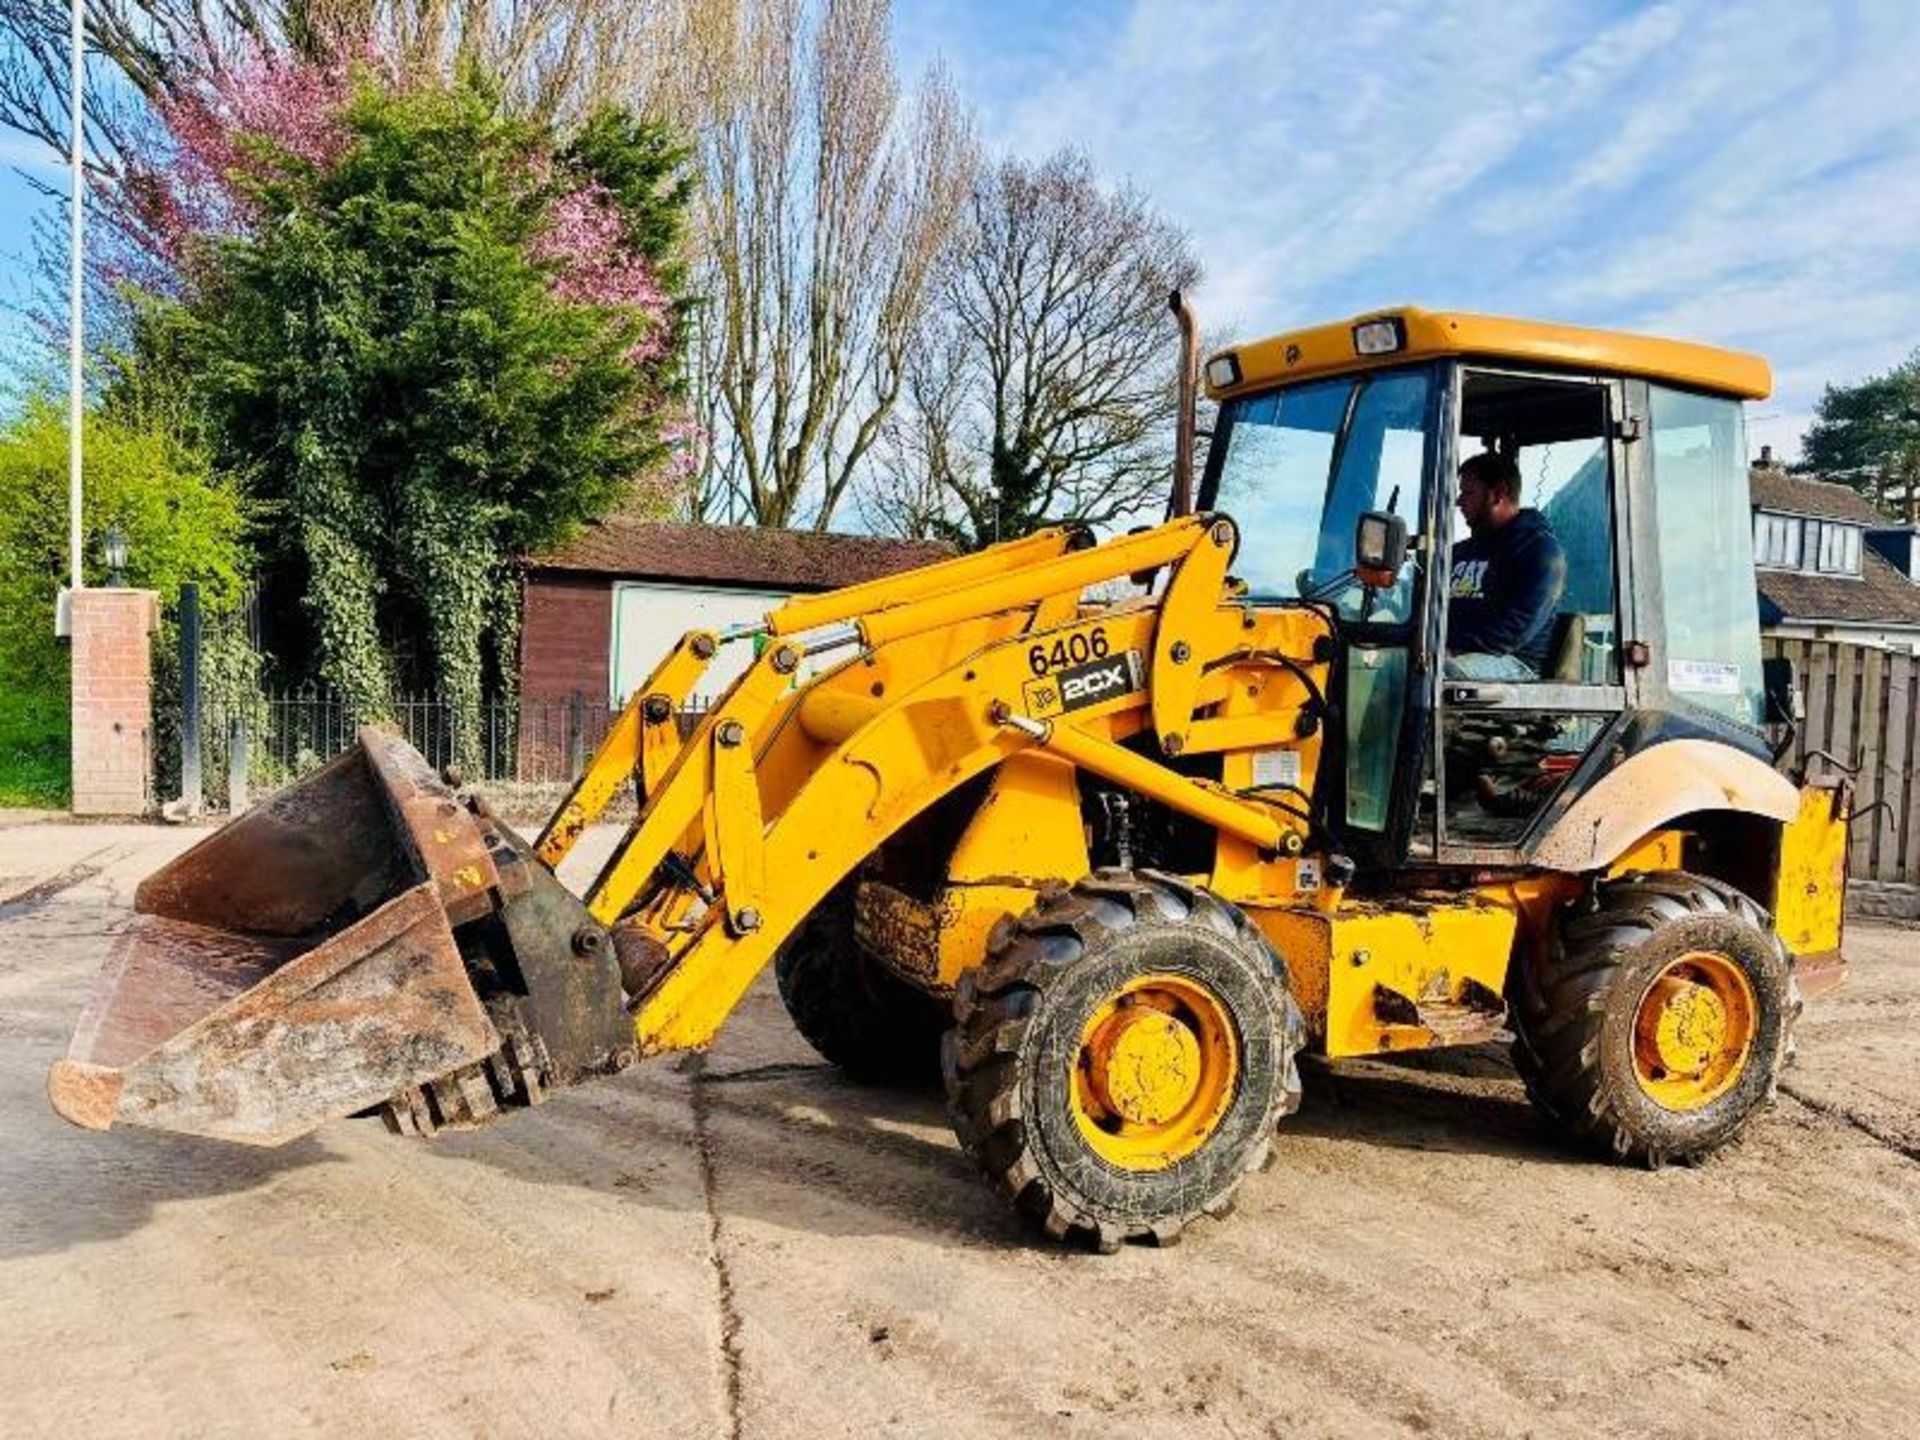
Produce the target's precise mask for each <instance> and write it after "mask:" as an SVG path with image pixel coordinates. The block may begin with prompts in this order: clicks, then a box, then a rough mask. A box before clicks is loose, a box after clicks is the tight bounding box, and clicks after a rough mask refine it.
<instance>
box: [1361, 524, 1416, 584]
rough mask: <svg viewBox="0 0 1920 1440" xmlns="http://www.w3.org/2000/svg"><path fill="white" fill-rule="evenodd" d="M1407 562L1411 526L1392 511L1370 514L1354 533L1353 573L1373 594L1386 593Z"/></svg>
mask: <svg viewBox="0 0 1920 1440" xmlns="http://www.w3.org/2000/svg"><path fill="white" fill-rule="evenodd" d="M1406 560H1407V522H1406V520H1405V519H1404V518H1403V517H1401V516H1399V515H1395V514H1394V513H1393V512H1392V511H1390V510H1369V511H1367V512H1366V513H1365V514H1364V515H1362V516H1361V517H1360V523H1359V524H1358V525H1356V526H1355V527H1354V531H1353V573H1354V574H1355V575H1356V576H1357V577H1358V578H1359V580H1360V583H1361V584H1362V585H1365V586H1366V587H1367V588H1369V589H1371V590H1385V589H1386V588H1387V587H1388V586H1390V585H1392V584H1393V582H1394V581H1395V580H1397V579H1398V578H1399V576H1400V567H1401V566H1402V565H1404V564H1405V563H1406Z"/></svg>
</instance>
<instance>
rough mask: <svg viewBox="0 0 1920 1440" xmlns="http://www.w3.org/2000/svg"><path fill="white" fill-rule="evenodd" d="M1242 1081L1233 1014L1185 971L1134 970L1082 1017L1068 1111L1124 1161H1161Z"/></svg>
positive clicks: (1209, 1130) (1157, 1166)
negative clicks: (1130, 977) (1144, 972)
mask: <svg viewBox="0 0 1920 1440" xmlns="http://www.w3.org/2000/svg"><path fill="white" fill-rule="evenodd" d="M1239 1081H1240V1044H1239V1037H1238V1035H1237V1033H1236V1031H1235V1029H1234V1025H1233V1019H1232V1016H1231V1015H1230V1014H1229V1013H1228V1010H1227V1007H1226V1006H1225V1004H1223V1003H1222V1002H1221V1000H1220V998H1219V997H1218V996H1217V995H1215V994H1214V992H1213V991H1212V990H1211V989H1209V988H1208V987H1207V986H1205V985H1203V984H1201V983H1200V982H1199V981H1197V980H1194V979H1192V978H1191V977H1189V976H1185V975H1142V976H1138V977H1136V978H1135V979H1133V980H1130V981H1128V982H1127V984H1126V985H1124V986H1123V987H1121V989H1119V990H1118V991H1116V992H1115V993H1114V994H1113V995H1111V996H1109V997H1108V998H1107V1000H1106V1001H1104V1002H1103V1003H1102V1004H1101V1006H1100V1007H1099V1008H1098V1009H1097V1010H1095V1011H1094V1013H1093V1014H1092V1015H1091V1016H1090V1017H1089V1018H1088V1020H1087V1023H1086V1026H1085V1028H1084V1029H1082V1030H1081V1032H1080V1048H1079V1052H1078V1053H1077V1055H1076V1056H1075V1060H1074V1075H1073V1095H1072V1105H1073V1119H1074V1123H1075V1124H1076V1125H1078V1126H1079V1127H1080V1134H1081V1135H1082V1137H1084V1138H1085V1140H1086V1142H1087V1144H1088V1145H1089V1146H1091V1147H1092V1149H1093V1151H1094V1153H1095V1154H1096V1155H1098V1156H1100V1158H1101V1159H1103V1160H1105V1161H1107V1162H1108V1163H1109V1164H1111V1165H1115V1166H1118V1167H1119V1168H1120V1169H1123V1170H1164V1169H1166V1168H1167V1167H1168V1166H1169V1165H1172V1164H1174V1163H1175V1162H1176V1161H1179V1160H1181V1159H1182V1158H1184V1157H1185V1156H1188V1155H1191V1154H1192V1153H1193V1152H1194V1151H1195V1150H1198V1149H1199V1148H1200V1147H1201V1145H1203V1144H1205V1143H1206V1140H1207V1137H1208V1136H1209V1135H1211V1134H1213V1132H1214V1131H1215V1130H1216V1129H1217V1128H1218V1127H1219V1124H1220V1121H1221V1119H1222V1117H1224V1116H1225V1115H1226V1113H1227V1108H1228V1107H1229V1106H1230V1105H1231V1104H1232V1103H1233V1097H1234V1092H1235V1090H1236V1088H1237V1087H1238V1085H1239Z"/></svg>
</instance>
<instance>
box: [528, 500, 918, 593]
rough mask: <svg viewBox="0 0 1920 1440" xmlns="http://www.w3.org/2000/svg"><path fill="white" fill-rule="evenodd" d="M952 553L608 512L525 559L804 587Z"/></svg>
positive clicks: (559, 566) (640, 576)
mask: <svg viewBox="0 0 1920 1440" xmlns="http://www.w3.org/2000/svg"><path fill="white" fill-rule="evenodd" d="M952 554H953V551H952V550H951V549H950V548H948V547H947V546H945V545H942V544H940V543H939V542H937V541H932V540H886V539H881V538H880V537H878V536H874V535H835V534H829V533H825V532H822V531H817V530H770V529H761V528H759V527H756V526H750V525H686V524H680V523H677V522H674V521H668V520H636V519H632V518H630V517H628V516H625V515H619V514H615V515H610V516H608V517H607V518H606V519H604V520H601V521H598V522H596V523H594V524H592V525H588V526H587V527H585V528H584V529H583V530H582V531H581V532H580V533H579V534H578V535H576V536H574V537H573V539H571V540H569V541H568V542H567V543H566V544H564V545H560V546H556V547H555V548H553V549H551V550H547V551H544V552H542V553H540V554H536V555H530V556H528V557H526V560H525V562H524V563H525V564H526V566H527V568H528V569H529V570H536V571H538V570H567V571H575V572H587V573H590V574H599V575H608V576H613V577H616V578H619V579H631V580H682V581H691V582H698V583H706V584H715V585H750V586H759V587H763V588H765V589H769V590H780V591H806V590H832V589H835V588H836V587H838V586H841V585H852V584H855V583H856V582H858V581H861V580H872V579H876V578H878V577H879V576H882V575H892V574H895V573H897V572H899V571H901V570H910V569H912V568H913V567H914V566H916V565H925V564H928V563H930V562H932V561H935V560H945V559H947V558H948V557H949V556H951V555H952Z"/></svg>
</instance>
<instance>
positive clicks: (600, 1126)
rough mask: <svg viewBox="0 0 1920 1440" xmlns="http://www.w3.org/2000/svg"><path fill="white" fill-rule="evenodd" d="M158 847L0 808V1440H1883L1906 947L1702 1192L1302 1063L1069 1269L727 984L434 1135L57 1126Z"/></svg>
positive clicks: (1910, 1391)
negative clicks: (112, 959) (58, 1074)
mask: <svg viewBox="0 0 1920 1440" xmlns="http://www.w3.org/2000/svg"><path fill="white" fill-rule="evenodd" d="M200 833H204V832H194V831H177V830H164V829H156V828H148V827H131V826H129V827H114V826H82V825H74V824H58V823H30V824H19V825H12V826H0V1295H4V1296H5V1323H4V1324H3V1325H0V1434H5V1435H8V1436H37V1435H62V1436H64V1435H75V1434H85V1435H87V1436H89V1437H106V1436H121V1435H127V1436H176V1435H178V1436H187V1435H191V1436H195V1437H212V1436H227V1435H232V1436H258V1435H263V1434H272V1435H275V1436H277V1437H284V1436H298V1435H308V1434H333V1435H360V1434H370V1435H371V1434H379V1435H383V1436H407V1437H418V1436H438V1435H480V1434H484V1435H487V1436H489V1437H498V1436H518V1435H535V1434H537V1435H541V1436H564V1435H622V1436H633V1435H671V1436H676V1437H680V1436H719V1437H734V1436H746V1437H775V1436H798V1435H843V1434H844V1435H862V1436H864V1435H870V1434H875V1433H884V1434H900V1435H912V1436H931V1435H993V1436H996V1437H1005V1436H1027V1435H1036V1434H1088V1435H1091V1434H1101V1435H1111V1434H1113V1433H1115V1432H1116V1430H1120V1431H1124V1432H1125V1433H1152V1434H1155V1435H1223V1436H1246V1435H1261V1434H1275V1435H1288V1436H1296V1435H1320V1434H1339V1435H1351V1434H1358V1435H1373V1434H1381V1435H1388V1434H1403V1433H1407V1432H1417V1433H1433V1434H1442V1435H1450V1436H1451V1435H1483V1434H1484V1435H1509V1434H1512V1435H1536V1436H1559V1435H1566V1436H1587V1435H1592V1434H1596V1433H1606V1434H1635V1435H1673V1436H1688V1437H1697V1436H1703V1435H1712V1436H1718V1435H1779V1434H1838V1433H1869V1434H1895V1433H1901V1434H1911V1433H1914V1426H1915V1420H1914V1416H1915V1415H1916V1414H1920V1023H1916V1022H1920V932H1916V931H1914V930H1912V929H1899V928H1894V927H1892V926H1887V925H1878V926H1867V925H1859V926H1856V927H1855V928H1854V929H1853V931H1852V932H1851V934H1850V936H1849V945H1848V949H1849V953H1850V955H1851V957H1852V959H1853V961H1854V967H1855V968H1854V974H1853V978H1852V980H1851V981H1850V983H1849V985H1848V987H1847V988H1846V989H1845V990H1843V991H1842V992H1841V993H1840V994H1839V995H1837V996H1834V997H1831V998H1829V999H1826V1000H1823V1001H1820V1002H1816V1004H1815V1005H1814V1006H1813V1007H1812V1008H1811V1009H1810V1010H1809V1012H1808V1015H1807V1018H1806V1021H1805V1023H1804V1026H1803V1028H1802V1031H1801V1043H1800V1059H1799V1062H1798V1064H1797V1066H1796V1067H1795V1068H1794V1069H1793V1070H1792V1071H1791V1072H1790V1074H1789V1079H1788V1083H1787V1086H1786V1093H1785V1094H1784V1095H1783V1097H1782V1100H1781V1103H1780V1105H1779V1106H1778V1108H1777V1109H1776V1110H1774V1111H1773V1112H1772V1113H1771V1114H1769V1115H1767V1116H1766V1117H1764V1118H1763V1119H1762V1120H1761V1121H1760V1122H1759V1123H1758V1124H1757V1125H1756V1126H1755V1127H1754V1128H1753V1129H1752V1130H1750V1131H1749V1133H1748V1135H1747V1136H1746V1138H1745V1139H1744V1140H1743V1141H1742V1142H1741V1143H1740V1144H1738V1145H1737V1146H1735V1147H1734V1148H1733V1149H1732V1150H1730V1151H1729V1152H1727V1153H1725V1154H1723V1155H1721V1156H1719V1157H1716V1158H1715V1159H1714V1160H1713V1161H1711V1162H1710V1163H1708V1164H1706V1165H1703V1166H1701V1167H1698V1168H1694V1169H1684V1168H1672V1169H1668V1170H1665V1171H1662V1172H1660V1173H1657V1174H1648V1173H1645V1172H1636V1171H1631V1170H1623V1169H1616V1168H1612V1167H1609V1166H1605V1165H1599V1164H1593V1163H1589V1162H1587V1161H1586V1160H1584V1159H1580V1158H1577V1157H1574V1156H1571V1155H1569V1154H1566V1153H1564V1152H1562V1151H1560V1150H1557V1149H1555V1148H1554V1147H1553V1146H1552V1145H1550V1144H1549V1143H1547V1142H1546V1141H1545V1140H1544V1139H1543V1138H1542V1137H1541V1135H1540V1134H1539V1132H1538V1131H1537V1130H1536V1129H1535V1127H1534V1124H1533V1122H1532V1119H1531V1117H1530V1115H1529V1112H1528V1110H1527V1107H1526V1104H1525V1101H1524V1099H1523V1097H1522V1095H1521V1093H1520V1087H1519V1084H1518V1082H1517V1081H1516V1080H1515V1079H1514V1077H1513V1074H1512V1072H1511V1071H1510V1070H1509V1069H1508V1068H1507V1066H1506V1063H1505V1061H1504V1059H1503V1058H1502V1057H1501V1056H1500V1055H1499V1054H1498V1052H1496V1051H1493V1050H1490V1049H1483V1050H1475V1051H1468V1052H1462V1053H1448V1054H1444V1055H1435V1056H1432V1057H1428V1058H1427V1059H1426V1061H1425V1062H1424V1063H1422V1064H1420V1065H1417V1066H1416V1065H1411V1064H1401V1065H1394V1066H1388V1065H1384V1064H1375V1063H1367V1064H1354V1065H1343V1066H1340V1067H1338V1068H1337V1069H1335V1070H1332V1071H1328V1070H1327V1069H1325V1068H1316V1069H1314V1070H1313V1071H1311V1072H1310V1073H1309V1074H1308V1076H1307V1103H1306V1107H1305V1109H1304V1110H1303V1111H1302V1113H1301V1114H1300V1115H1299V1116H1297V1117H1295V1118H1294V1119H1293V1120H1292V1121H1290V1122H1288V1124H1287V1125H1286V1127H1285V1128H1284V1130H1283V1137H1284V1138H1283V1139H1282V1140H1281V1142H1280V1144H1279V1146H1278V1151H1279V1156H1278V1163H1277V1164H1276V1165H1275V1166H1274V1168H1273V1169H1272V1170H1270V1171H1269V1172H1268V1173H1266V1174H1264V1175H1260V1176H1256V1177H1255V1178H1253V1179H1252V1180H1250V1181H1249V1182H1248V1183H1247V1184H1246V1186H1245V1187H1244V1188H1243V1189H1242V1191H1241V1193H1240V1206H1239V1210H1238V1213H1237V1214H1236V1215H1234V1216H1233V1217H1232V1218H1230V1219H1228V1220H1227V1221H1225V1222H1224V1223H1211V1224H1205V1225H1201V1226H1199V1227H1197V1228H1196V1229H1195V1230H1194V1232H1193V1233H1192V1235H1191V1238H1189V1239H1188V1240H1187V1241H1186V1243H1185V1244H1183V1245H1181V1246H1179V1247H1177V1248H1175V1249H1171V1250H1167V1251H1152V1250H1143V1249H1133V1248H1130V1249H1128V1250H1125V1251H1123V1252H1122V1253H1121V1254H1119V1255H1116V1256H1112V1257H1107V1258H1102V1257H1098V1256H1091V1255H1082V1254H1075V1253H1068V1252H1064V1251H1061V1250H1058V1249H1054V1248H1050V1247H1048V1246H1046V1245H1045V1244H1041V1243H1036V1242H1034V1241H1031V1240H1030V1239H1029V1238H1028V1237H1027V1235H1026V1234H1025V1232H1024V1231H1023V1230H1022V1229H1021V1228H1020V1227H1019V1226H1018V1225H1017V1224H1016V1223H1015V1221H1014V1219H1013V1217H1012V1216H1011V1215H1010V1213H1009V1212H1008V1211H1007V1209H1006V1208H1005V1206H1004V1205H1003V1204H1002V1202H1001V1201H1000V1200H999V1199H998V1198H997V1197H996V1196H995V1195H994V1194H993V1193H992V1192H991V1191H990V1190H989V1189H988V1188H987V1187H986V1186H985V1184H984V1183H983V1182H982V1181H980V1180H979V1179H978V1178H977V1177H976V1176H975V1175H974V1174H973V1173H972V1171H971V1170H970V1168H969V1166H968V1165H967V1164H966V1162H965V1161H964V1160H963V1158H962V1156H961V1155H960V1153H959V1151H958V1149H957V1148H956V1146H955V1144H954V1141H953V1139H952V1136H951V1135H950V1133H949V1132H948V1130H947V1126H946V1121H945V1118H944V1114H943V1111H942V1107H941V1104H940V1101H939V1098H938V1097H937V1096H935V1095H932V1094H924V1093H907V1094H902V1093H897V1092H884V1091H881V1092H876V1091H868V1090H861V1089H858V1088H855V1087H853V1086H851V1085H849V1084H847V1083H845V1082H844V1081H842V1080H841V1079H839V1078H838V1076H837V1075H836V1073H835V1072H834V1071H832V1070H830V1069H828V1068H827V1067H825V1066H824V1065H822V1064H821V1063H819V1062H818V1061H817V1059H816V1058H815V1057H814V1056H813V1054H812V1052H811V1051H809V1050H808V1049H807V1048H806V1046H805V1045H804V1043H803V1042H801V1041H800V1040H799V1039H798V1038H797V1037H796V1036H795V1035H794V1034H793V1031H792V1029H791V1027H790V1026H789V1024H788V1023H787V1020H786V1017H785V1014H784V1012H783V1011H782V1010H781V1007H780V1003H779V1000H778V998H777V996H776V995H775V994H774V992H773V989H772V986H771V983H770V982H769V981H768V980H766V979H763V980H762V982H761V984H760V985H759V986H757V987H756V988H755V990H754V991H753V993H752V994H751V995H750V997H749V999H748V1001H747V1002H746V1004H745V1005H744V1006H743V1008H742V1010H741V1011H740V1013H739V1014H738V1015H736V1016H735V1017H734V1019H733V1020H732V1021H731V1022H730V1024H729V1026H728V1028H727V1030H726V1032H725V1034H724V1035H723V1036H722V1038H721V1040H720V1042H719V1043H718V1044H717V1045H716V1046H715V1048H714V1050H713V1051H712V1053H711V1054H710V1055H708V1056H706V1057H704V1059H703V1060H698V1061H683V1062H679V1063H676V1062H674V1061H671V1060H667V1061H655V1062H652V1063H650V1064H647V1065H644V1066H642V1067H640V1068H638V1069H637V1070H634V1071H630V1072H628V1073H627V1074H626V1075H624V1076H621V1077H619V1078H618V1079H615V1080H612V1081H607V1082H603V1083H601V1084H599V1085H595V1086H590V1087H586V1088H582V1089H579V1090H574V1091H570V1092H567V1093H565V1094H563V1095H561V1096H559V1097H557V1098H556V1099H555V1100H554V1101H553V1102H552V1103H551V1104H549V1105H547V1106H546V1107H545V1108H543V1109H541V1110H539V1111H535V1112H530V1113H521V1114H516V1115H512V1116H509V1117H508V1118H507V1120H506V1121H505V1122H503V1123H501V1124H499V1125H497V1126H495V1127H493V1128H492V1129H490V1130H487V1131H483V1132H480V1133H478V1134H472V1135H463V1136H453V1137H449V1138H445V1139H442V1140H438V1141H434V1142H421V1141H407V1140H402V1139H400V1138H398V1137H394V1136H390V1135H388V1134H387V1133H385V1131H383V1130H381V1129H380V1128H379V1127H378V1126H377V1125H375V1124H371V1123H358V1122H347V1123H342V1124H338V1125H334V1126H330V1127H328V1128H327V1129H325V1130H323V1131H321V1132H320V1133H319V1134H317V1135H315V1136H312V1137H309V1138H307V1139H305V1140H303V1141H300V1142H298V1143H296V1144H294V1145H291V1146H289V1147H287V1148H285V1149H283V1150H278V1151H250V1150H245V1149H240V1148H234V1147H227V1146H223V1145H218V1144H213V1143H205V1142H197V1141H193V1140H189V1139H182V1138H173V1137H168V1136H162V1135H152V1134H147V1133H144V1132H139V1131H131V1130H130V1131H114V1132H111V1133H109V1134H105V1135H92V1134H87V1133H84V1132H81V1131H78V1130H75V1129H72V1128H69V1127H68V1126H66V1125H65V1124H63V1123H62V1122H61V1121H60V1120H58V1119H57V1118H56V1117H55V1116H54V1115H53V1114H52V1113H51V1111H49V1110H48V1108H47V1105H46V1102H45V1098H44V1093H43V1087H44V1084H45V1077H46V1071H47V1067H48V1065H49V1064H50V1063H51V1061H52V1060H54V1059H55V1058H56V1057H57V1056H58V1055H59V1054H61V1053H62V1052H63V1050H64V1048H65V1045H66V1040H67V1036H68V1035H69V1033H70V1031H71V1029H72V1026H73V1022H74V1020H75V1019H76V1017H77V1016H78V1014H79V1011H80V1007H81V1005H82V1003H83V1001H84V999H85V994H86V990H87V987H88V985H89V984H90V983H91V980H92V977H93V975H94V973H95V972H96V970H97V969H98V967H99V963H100V960H101V957H102V955H103V953H104V949H105V945H106V942H107V937H108V936H109V935H110V934H111V933H112V931H113V929H114V928H115V927H116V926H117V925H119V924H121V923H123V922H124V920H125V917H126V915H127V914H128V908H129V906H130V904H131V900H132V892H133V886H134V883H135V882H136V881H137V880H138V879H139V878H140V877H141V876H143V875H145V874H146V873H147V872H148V871H150V870H152V869H153V868H154V867H155V866H156V865H158V864H159V863H160V862H161V861H162V860H163V859H165V858H166V857H167V856H169V855H171V854H173V853H176V852H177V851H178V850H179V849H181V848H184V846H185V845H186V844H188V843H190V842H191V841H192V840H193V839H195V838H197V836H198V834H200ZM607 838H608V837H607V836H605V835H604V834H602V835H598V836H595V837H590V840H591V842H592V844H590V846H588V847H583V852H585V853H582V854H581V855H580V856H578V857H577V859H578V861H579V865H578V868H579V869H580V870H582V871H583V872H584V873H587V874H590V873H591V870H592V868H593V866H592V862H593V860H594V859H595V855H594V854H593V853H592V849H593V848H594V846H597V847H598V849H599V850H600V852H601V853H604V847H605V844H606V842H607ZM572 868H573V867H570V869H569V872H568V873H569V876H570V878H574V879H576V880H577V879H578V878H580V877H578V876H575V875H573V873H572Z"/></svg>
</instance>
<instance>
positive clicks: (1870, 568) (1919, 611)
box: [1754, 487, 1920, 627]
mask: <svg viewBox="0 0 1920 1440" xmlns="http://www.w3.org/2000/svg"><path fill="white" fill-rule="evenodd" d="M1825 488H1832V487H1825ZM1860 559H1861V567H1860V575H1859V577H1858V578H1855V577H1853V576H1851V575H1845V576H1843V575H1808V574H1805V573H1803V572H1801V571H1798V570H1760V571H1756V572H1755V576H1754V578H1755V580H1756V581H1757V582H1758V584H1759V586H1760V610H1761V615H1760V618H1761V620H1762V621H1763V622H1764V623H1766V624H1775V623H1778V622H1779V621H1781V620H1845V621H1852V622H1854V623H1856V624H1866V625H1912V626H1915V627H1920V585H1916V584H1914V583H1913V582H1912V581H1911V580H1909V579H1907V577H1906V576H1904V575H1902V574H1901V573H1900V572H1899V571H1898V570H1896V569H1894V568H1893V566H1891V565H1889V564H1888V563H1887V562H1886V561H1885V560H1882V559H1881V558H1880V557H1879V556H1878V555H1876V554H1874V553H1873V551H1871V550H1867V549H1863V550H1862V552H1861V557H1860Z"/></svg>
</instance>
